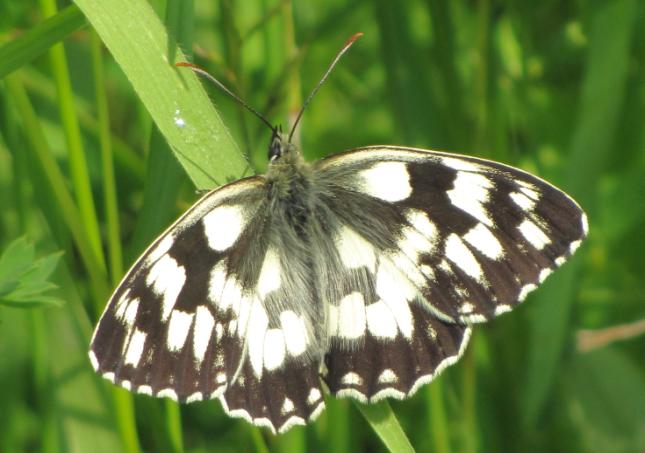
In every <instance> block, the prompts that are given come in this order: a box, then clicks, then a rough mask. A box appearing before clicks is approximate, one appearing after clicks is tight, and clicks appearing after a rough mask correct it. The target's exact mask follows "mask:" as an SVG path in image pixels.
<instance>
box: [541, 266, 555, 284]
mask: <svg viewBox="0 0 645 453" xmlns="http://www.w3.org/2000/svg"><path fill="white" fill-rule="evenodd" d="M552 272H553V271H552V270H551V269H550V268H548V267H547V268H545V269H542V270H541V271H540V276H539V281H540V283H542V282H543V281H544V280H546V278H547V277H548V276H549V275H551V273H552Z"/></svg>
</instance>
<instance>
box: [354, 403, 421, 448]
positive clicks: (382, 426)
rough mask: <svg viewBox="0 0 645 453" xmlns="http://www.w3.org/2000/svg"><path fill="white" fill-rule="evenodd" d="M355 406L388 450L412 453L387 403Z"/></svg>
mask: <svg viewBox="0 0 645 453" xmlns="http://www.w3.org/2000/svg"><path fill="white" fill-rule="evenodd" d="M356 406H357V407H358V410H360V411H361V414H363V417H365V419H366V420H367V421H368V422H369V424H370V425H371V426H372V429H373V430H374V432H375V433H376V434H377V435H378V437H380V439H381V440H382V441H383V443H384V444H385V446H386V447H387V449H388V450H390V451H391V452H397V453H404V452H414V448H412V445H411V444H410V441H409V440H408V438H407V437H406V435H405V433H404V432H403V429H402V428H401V425H400V424H399V421H398V420H397V419H396V416H395V415H394V412H392V408H391V407H390V404H389V403H388V402H387V401H381V402H380V403H376V404H360V403H356Z"/></svg>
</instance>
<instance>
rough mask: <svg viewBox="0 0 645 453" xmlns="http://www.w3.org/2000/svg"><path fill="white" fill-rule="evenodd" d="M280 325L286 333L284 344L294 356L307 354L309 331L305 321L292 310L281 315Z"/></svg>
mask: <svg viewBox="0 0 645 453" xmlns="http://www.w3.org/2000/svg"><path fill="white" fill-rule="evenodd" d="M280 325H281V327H282V332H283V333H284V343H285V345H286V346H287V351H289V354H291V355H292V356H298V355H300V354H302V353H303V352H305V349H306V347H307V330H306V328H305V320H304V318H303V317H302V316H298V315H297V314H296V313H295V312H293V311H291V310H285V311H283V312H282V313H280Z"/></svg>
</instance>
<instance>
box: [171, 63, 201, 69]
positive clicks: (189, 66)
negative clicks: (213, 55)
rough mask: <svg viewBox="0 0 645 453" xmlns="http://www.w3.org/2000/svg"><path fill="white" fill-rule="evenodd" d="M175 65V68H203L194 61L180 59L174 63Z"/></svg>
mask: <svg viewBox="0 0 645 453" xmlns="http://www.w3.org/2000/svg"><path fill="white" fill-rule="evenodd" d="M175 67H177V68H191V69H198V70H202V71H203V69H202V68H201V67H199V66H197V65H196V64H194V63H189V62H187V61H180V62H179V63H175Z"/></svg>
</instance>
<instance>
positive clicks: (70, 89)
mask: <svg viewBox="0 0 645 453" xmlns="http://www.w3.org/2000/svg"><path fill="white" fill-rule="evenodd" d="M59 5H61V2H59ZM0 11H2V14H1V15H0V77H1V78H0V206H2V209H0V452H5V451H6V452H15V451H43V452H58V451H78V452H85V451H106V452H114V451H129V452H139V451H167V452H182V451H187V452H201V451H257V452H267V451H284V452H299V451H314V452H317V451H318V452H323V451H332V452H334V453H343V452H349V451H361V450H362V451H386V450H388V449H389V450H391V451H409V450H410V448H411V447H412V448H414V450H416V451H420V452H423V451H433V452H437V453H449V452H475V451H568V452H603V453H604V452H610V451H611V452H623V451H624V452H631V451H645V410H643V408H645V368H644V367H643V363H645V353H644V351H645V343H644V338H645V336H644V335H643V334H644V333H645V327H644V324H645V322H644V321H643V319H644V318H645V316H644V314H645V311H644V310H643V306H644V305H643V303H644V302H645V234H644V231H645V127H644V123H643V118H645V90H644V88H643V87H645V47H644V46H642V45H640V43H643V42H645V27H644V26H643V25H645V22H644V19H645V3H643V2H638V1H636V0H608V1H600V0H582V1H578V2H555V1H546V2H535V3H534V2H504V1H501V0H500V1H492V0H479V1H476V2H475V1H467V0H453V1H448V0H428V1H426V2H422V1H417V2H388V1H384V0H358V1H347V0H326V1H316V2H313V1H311V2H291V1H288V0H245V1H242V0H237V1H236V0H221V1H218V2H210V1H194V0H193V1H186V0H183V1H182V0H167V1H163V0H151V1H150V3H146V2H145V1H143V0H77V1H76V2H75V4H65V7H61V9H60V10H57V7H56V2H55V1H54V0H40V2H38V3H37V4H36V3H34V2H19V1H17V0H0ZM357 31H362V32H364V33H365V36H364V37H363V38H362V39H361V40H360V41H358V42H357V43H356V45H355V46H354V47H353V48H352V49H351V51H350V52H349V53H348V55H347V56H346V57H345V58H344V59H343V60H342V62H341V63H340V64H339V65H338V67H337V68H336V69H335V71H334V73H333V74H332V75H331V77H330V78H329V80H328V82H327V83H326V85H325V86H324V87H323V88H322V90H321V91H320V93H319V94H318V95H317V97H316V98H315V99H314V101H313V103H312V104H311V105H310V107H309V109H308V111H307V112H306V114H305V116H304V119H303V122H302V126H301V130H300V131H299V132H298V133H297V136H299V139H298V140H299V141H300V142H301V145H302V149H303V152H304V154H305V155H306V156H307V158H308V159H316V158H319V157H322V156H324V155H327V154H332V153H334V152H338V151H341V150H343V149H347V148H352V147H357V146H361V145H368V144H381V143H388V144H401V145H408V146H418V147H423V148H431V149H442V150H450V151H455V152H460V153H466V154H472V155H477V156H481V157H487V158H491V159H495V160H499V161H502V162H505V163H508V164H511V165H515V166H519V167H521V168H524V169H526V170H529V171H531V172H534V173H536V174H538V175H540V176H541V177H543V178H545V179H547V180H549V181H552V182H553V183H555V184H556V185H558V186H559V187H561V188H562V189H564V190H566V191H567V192H568V193H570V194H571V195H573V196H574V197H575V198H576V199H577V200H578V201H579V202H580V204H581V205H582V206H583V208H584V209H585V210H586V211H587V213H588V214H589V223H590V228H591V233H590V237H589V239H588V240H587V241H586V242H585V243H584V244H583V246H582V247H581V249H580V250H579V251H578V252H577V253H576V255H575V257H574V258H573V259H572V260H571V261H570V262H569V263H568V264H566V265H565V266H564V267H563V268H562V269H561V270H559V271H558V272H556V273H555V274H554V275H553V276H552V277H550V278H549V280H548V281H547V282H546V283H545V284H544V285H543V287H541V288H540V289H539V290H538V291H536V292H534V293H532V294H531V296H530V297H529V298H528V301H527V303H526V305H524V306H522V307H520V308H518V309H517V310H515V311H514V312H513V313H512V314H508V315H505V316H503V317H501V318H499V319H498V320H495V321H494V322H491V323H489V324H488V325H486V326H481V327H479V328H477V329H475V333H474V336H473V338H472V340H471V345H470V347H469V348H468V351H467V352H466V354H465V356H464V358H463V359H462V360H461V362H460V363H458V364H456V365H454V366H453V367H450V368H449V369H448V370H446V372H444V373H443V374H442V375H441V377H440V378H438V379H437V380H436V381H435V382H433V383H432V384H430V385H428V386H425V387H423V388H422V389H421V390H420V391H419V392H418V393H417V394H416V395H415V396H414V397H413V398H411V399H409V400H407V401H403V402H399V401H390V402H389V404H386V403H382V404H378V405H376V406H361V405H358V404H354V403H352V402H350V401H346V400H334V399H333V398H329V400H328V404H327V409H326V410H325V412H323V414H322V415H321V416H320V418H319V419H318V421H316V422H315V423H313V424H312V425H311V426H308V427H306V428H301V427H297V428H294V429H293V430H291V431H290V432H289V433H287V434H286V435H282V436H273V435H271V434H270V433H268V432H266V431H265V430H262V429H258V428H254V427H252V426H250V425H249V424H247V423H246V422H243V421H240V420H235V419H230V418H228V417H226V416H225V415H224V413H223V411H222V409H221V406H220V405H219V403H218V402H203V403H195V404H192V405H188V406H181V407H180V406H178V405H177V404H175V403H173V402H171V401H166V400H157V399H153V398H149V397H146V396H139V395H132V394H130V393H129V392H126V391H124V390H121V389H116V388H114V386H112V385H110V384H109V383H107V382H104V381H103V380H102V379H101V378H100V377H98V376H96V375H95V374H94V373H93V372H92V370H91V366H90V364H89V361H88V359H87V354H86V352H87V348H88V344H89V340H90V337H91V333H92V330H93V327H94V325H95V323H96V321H97V319H98V317H99V316H100V313H101V311H102V309H103V307H104V305H105V302H106V301H107V298H108V297H109V294H110V291H111V290H112V289H113V288H114V286H115V284H116V283H117V282H118V281H119V279H120V277H121V276H122V275H123V272H124V270H125V269H127V267H128V266H129V265H130V264H131V263H132V262H133V260H134V259H135V258H136V256H137V255H138V254H139V253H140V252H141V251H142V250H143V249H144V248H145V247H146V245H147V244H148V243H149V242H150V241H151V240H152V239H153V238H154V237H155V236H156V235H157V234H158V233H159V232H161V231H162V230H163V229H164V228H165V227H166V226H167V225H168V224H169V223H170V222H171V221H172V220H173V219H174V218H176V217H177V216H178V215H179V214H180V213H181V212H183V211H184V210H185V209H186V208H187V207H188V206H190V204H191V203H192V202H194V201H195V200H196V199H197V196H198V194H197V193H196V189H200V190H201V189H207V188H212V187H216V186H217V185H221V184H224V183H226V182H229V181H231V180H234V179H237V178H239V177H241V176H243V175H248V174H252V173H254V172H259V171H264V169H265V168H266V149H267V145H268V139H269V135H270V133H269V131H268V130H267V128H266V127H264V125H262V124H261V123H260V122H259V121H257V119H255V118H253V117H252V116H251V115H249V114H248V113H246V112H244V111H242V110H241V109H240V107H239V106H238V105H236V104H234V103H232V102H230V100H229V99H227V98H226V97H225V96H224V95H223V94H222V93H220V92H218V91H217V90H216V89H214V88H212V87H211V86H207V85H204V87H202V85H203V84H202V83H201V81H199V80H198V79H197V77H196V76H195V75H194V74H193V73H192V72H191V71H189V70H187V69H179V68H176V67H174V63H175V62H178V61H184V59H185V58H188V59H189V60H190V61H194V62H196V63H197V64H199V65H201V66H204V67H206V68H208V69H209V71H210V72H212V73H213V74H214V75H216V76H217V77H218V78H219V79H220V80H222V81H223V82H224V83H225V84H226V85H228V86H229V87H231V88H232V89H233V90H234V91H235V92H237V93H239V94H240V95H241V96H242V97H243V98H245V99H247V100H248V101H249V103H250V104H251V105H253V106H255V107H256V108H257V109H258V110H260V111H261V112H263V113H264V114H265V115H266V116H267V117H268V118H269V119H270V120H271V121H272V122H275V123H282V124H283V125H284V124H287V123H288V119H290V118H293V114H294V112H296V111H297V110H298V108H299V107H300V105H301V103H302V100H303V98H304V97H305V96H306V95H307V94H308V93H309V91H310V90H311V88H313V86H314V85H315V84H316V82H317V81H318V79H319V78H320V76H321V75H322V73H323V71H324V70H325V68H326V67H327V65H328V64H329V62H330V61H331V59H332V58H333V56H334V54H335V53H336V52H337V51H338V49H339V48H340V47H341V45H342V44H343V43H344V42H345V40H346V39H347V38H348V37H349V36H351V35H352V34H354V33H355V32H357ZM206 91H208V93H209V94H206ZM177 118H181V119H183V120H184V122H185V125H183V126H181V127H180V126H179V125H178V123H177ZM229 131H230V132H229ZM247 157H248V162H250V163H247V159H246V158H247Z"/></svg>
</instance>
